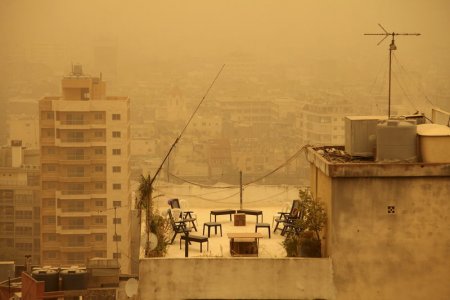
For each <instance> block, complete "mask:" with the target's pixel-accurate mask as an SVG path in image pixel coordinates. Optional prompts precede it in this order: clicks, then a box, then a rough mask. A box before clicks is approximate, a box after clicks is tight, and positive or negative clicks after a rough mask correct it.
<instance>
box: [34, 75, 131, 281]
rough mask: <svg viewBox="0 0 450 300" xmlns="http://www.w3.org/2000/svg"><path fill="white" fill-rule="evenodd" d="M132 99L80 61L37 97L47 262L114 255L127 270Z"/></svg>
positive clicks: (77, 261) (43, 254) (63, 262)
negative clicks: (55, 92)
mask: <svg viewBox="0 0 450 300" xmlns="http://www.w3.org/2000/svg"><path fill="white" fill-rule="evenodd" d="M129 115H130V100H129V98H128V97H109V96H106V87H105V82H104V81H102V79H101V77H100V78H98V77H91V76H87V75H84V74H83V73H82V71H81V66H76V67H75V68H74V72H73V73H72V74H71V75H69V76H66V77H64V78H63V79H62V96H61V97H45V98H43V99H41V100H40V101H39V117H40V145H41V169H42V210H41V221H42V247H41V249H42V250H41V257H42V263H43V264H44V265H73V264H85V263H86V262H87V260H88V259H89V258H92V257H107V258H117V259H119V262H120V264H121V267H122V272H127V270H128V268H129V258H128V257H127V254H128V253H129V244H130V243H129V240H128V236H129V228H130V227H129V215H130V203H131V193H130V168H129V159H130V124H129Z"/></svg>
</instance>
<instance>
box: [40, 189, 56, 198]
mask: <svg viewBox="0 0 450 300" xmlns="http://www.w3.org/2000/svg"><path fill="white" fill-rule="evenodd" d="M56 194H57V192H56V191H55V190H44V189H43V190H42V191H41V198H54V197H55V195H56Z"/></svg>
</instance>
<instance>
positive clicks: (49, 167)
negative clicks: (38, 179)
mask: <svg viewBox="0 0 450 300" xmlns="http://www.w3.org/2000/svg"><path fill="white" fill-rule="evenodd" d="M47 172H56V165H47Z"/></svg>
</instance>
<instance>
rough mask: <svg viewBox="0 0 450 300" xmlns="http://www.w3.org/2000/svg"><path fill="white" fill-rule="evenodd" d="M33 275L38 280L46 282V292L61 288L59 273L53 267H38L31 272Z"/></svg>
mask: <svg viewBox="0 0 450 300" xmlns="http://www.w3.org/2000/svg"><path fill="white" fill-rule="evenodd" d="M31 277H33V278H34V279H36V280H37V281H44V282H45V292H54V291H58V290H59V273H58V271H56V270H51V269H36V270H34V271H33V272H31Z"/></svg>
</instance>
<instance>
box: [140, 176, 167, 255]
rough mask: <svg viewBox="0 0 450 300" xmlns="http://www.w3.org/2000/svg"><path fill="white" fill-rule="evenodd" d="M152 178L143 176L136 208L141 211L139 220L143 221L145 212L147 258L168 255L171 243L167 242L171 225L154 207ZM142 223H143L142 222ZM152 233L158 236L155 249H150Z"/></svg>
mask: <svg viewBox="0 0 450 300" xmlns="http://www.w3.org/2000/svg"><path fill="white" fill-rule="evenodd" d="M151 179H152V178H151V176H150V174H149V175H147V176H144V175H141V177H140V180H139V187H138V195H139V197H138V198H137V199H136V200H137V201H136V208H137V209H139V218H140V221H141V219H142V211H143V210H144V211H145V220H146V222H145V225H146V226H145V230H146V235H147V241H146V247H145V256H147V257H156V256H164V255H165V254H166V253H167V247H168V245H169V242H168V240H167V236H168V231H169V228H170V224H169V222H168V221H167V219H165V218H164V217H163V216H161V215H160V214H159V212H158V211H157V210H155V209H154V207H153V197H152V194H153V187H152V185H151V182H152V180H151ZM140 223H141V222H140ZM150 233H153V234H155V235H156V237H157V239H158V244H157V246H156V248H155V249H150V242H149V239H150Z"/></svg>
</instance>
